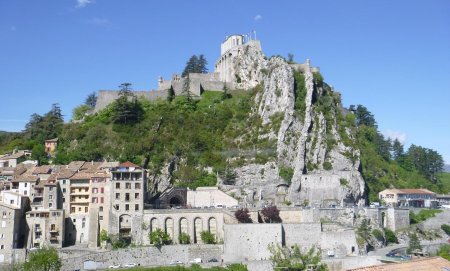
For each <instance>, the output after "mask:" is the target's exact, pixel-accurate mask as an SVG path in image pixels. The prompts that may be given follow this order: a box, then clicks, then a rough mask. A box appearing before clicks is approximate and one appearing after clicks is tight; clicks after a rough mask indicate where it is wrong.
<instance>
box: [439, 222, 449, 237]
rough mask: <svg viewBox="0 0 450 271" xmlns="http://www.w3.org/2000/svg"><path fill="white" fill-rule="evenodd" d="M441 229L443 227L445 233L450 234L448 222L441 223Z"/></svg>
mask: <svg viewBox="0 0 450 271" xmlns="http://www.w3.org/2000/svg"><path fill="white" fill-rule="evenodd" d="M441 229H442V230H443V231H445V233H446V234H447V235H450V226H449V225H447V224H442V225H441Z"/></svg>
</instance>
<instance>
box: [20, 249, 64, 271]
mask: <svg viewBox="0 0 450 271" xmlns="http://www.w3.org/2000/svg"><path fill="white" fill-rule="evenodd" d="M61 266H62V263H61V260H60V259H59V256H58V252H57V251H56V249H55V248H51V247H48V248H47V247H44V248H41V249H39V250H37V251H34V252H31V253H30V254H29V255H28V261H27V262H25V263H24V264H23V269H24V270H25V271H59V270H60V269H61Z"/></svg>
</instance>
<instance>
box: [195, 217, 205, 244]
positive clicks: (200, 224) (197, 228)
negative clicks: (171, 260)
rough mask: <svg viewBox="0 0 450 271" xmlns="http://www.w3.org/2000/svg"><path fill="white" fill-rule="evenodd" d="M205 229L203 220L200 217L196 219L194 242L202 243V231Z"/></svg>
mask: <svg viewBox="0 0 450 271" xmlns="http://www.w3.org/2000/svg"><path fill="white" fill-rule="evenodd" d="M202 231H203V221H202V219H201V218H200V217H196V218H195V219H194V236H193V237H194V243H201V242H202V237H201V232H202Z"/></svg>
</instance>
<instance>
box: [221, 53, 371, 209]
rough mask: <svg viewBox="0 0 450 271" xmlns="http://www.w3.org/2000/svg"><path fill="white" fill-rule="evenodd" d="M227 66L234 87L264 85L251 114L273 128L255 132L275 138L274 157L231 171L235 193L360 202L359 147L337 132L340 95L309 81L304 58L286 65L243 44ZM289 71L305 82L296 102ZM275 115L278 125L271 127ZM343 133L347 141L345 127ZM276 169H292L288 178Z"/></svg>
mask: <svg viewBox="0 0 450 271" xmlns="http://www.w3.org/2000/svg"><path fill="white" fill-rule="evenodd" d="M232 69H233V72H234V73H235V75H236V76H235V78H236V80H235V81H234V82H233V83H234V86H236V87H237V88H240V89H251V88H253V87H255V86H256V85H258V84H261V85H262V86H263V87H262V91H259V92H258V93H257V95H256V97H255V104H256V106H255V108H254V109H253V114H258V115H259V116H260V117H261V120H262V124H263V125H272V126H271V127H272V128H273V127H275V128H276V129H271V130H270V131H269V132H266V133H262V134H260V135H259V137H260V138H270V139H276V159H275V160H276V161H271V162H268V163H267V164H265V165H257V164H250V165H246V166H243V167H240V168H237V169H236V173H237V178H236V179H237V183H236V185H238V186H240V188H241V189H240V191H241V192H243V193H238V194H241V196H242V197H243V198H245V202H247V203H248V202H250V203H251V202H253V203H258V202H261V201H264V202H267V201H268V200H269V201H272V202H275V203H277V202H278V203H279V202H280V201H281V202H288V201H289V202H291V203H294V204H309V205H313V206H328V205H332V204H337V205H344V204H345V203H348V204H357V205H362V204H364V201H365V199H364V197H365V183H364V180H363V178H362V176H361V174H360V172H359V170H358V168H359V165H360V162H359V151H358V150H356V149H353V148H352V147H350V146H346V145H344V143H343V140H342V139H341V136H340V134H342V133H339V132H338V131H339V127H338V121H337V119H338V114H343V113H342V107H341V104H340V96H339V93H337V92H334V90H333V89H332V88H330V87H329V86H328V85H326V84H325V83H324V84H322V83H321V82H319V81H317V80H315V79H314V73H313V71H315V70H314V69H313V68H312V67H310V64H309V62H307V63H305V64H294V65H290V64H288V63H286V62H285V61H284V60H283V59H282V58H279V57H273V58H271V59H270V60H266V59H265V58H264V56H263V54H262V53H261V51H260V50H258V49H257V48H253V47H251V46H248V48H246V49H245V50H243V52H241V53H240V54H238V55H237V56H236V57H235V58H234V59H233V68H232ZM294 73H296V74H299V73H300V74H301V77H299V78H302V80H304V85H303V94H302V97H304V98H303V99H300V100H299V97H297V96H299V95H300V94H299V90H298V89H296V86H297V85H296V83H297V82H296V79H297V77H295V76H294ZM297 80H298V79H297ZM297 88H298V87H297ZM296 99H297V101H296ZM319 100H320V101H325V102H319ZM299 103H304V104H303V107H302V109H299V108H296V106H298V105H296V104H299ZM319 103H322V104H321V107H319ZM324 105H325V107H324ZM339 116H341V115H339ZM275 119H277V120H278V121H280V119H281V123H279V124H277V125H275V124H274V122H275ZM341 131H342V129H341ZM344 131H345V133H346V136H347V137H348V138H350V139H351V140H352V139H353V135H352V134H351V132H350V130H349V129H345V130H344ZM281 168H284V169H290V170H291V172H293V177H292V179H291V180H290V181H289V180H287V181H286V180H283V179H282V178H281V177H280V176H279V175H278V172H279V171H280V169H281ZM260 172H263V173H264V174H260ZM283 186H284V187H288V188H286V189H283ZM229 189H231V190H233V188H231V187H229ZM231 190H230V191H231ZM233 191H234V192H237V190H236V189H234V190H233ZM242 194H243V195H242Z"/></svg>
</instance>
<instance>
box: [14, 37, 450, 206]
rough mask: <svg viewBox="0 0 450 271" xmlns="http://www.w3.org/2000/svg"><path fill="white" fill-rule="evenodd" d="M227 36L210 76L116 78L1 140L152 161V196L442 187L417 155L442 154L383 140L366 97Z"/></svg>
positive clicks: (63, 157) (329, 195)
mask: <svg viewBox="0 0 450 271" xmlns="http://www.w3.org/2000/svg"><path fill="white" fill-rule="evenodd" d="M230 38H231V39H230ZM230 38H228V39H226V41H225V42H224V43H223V44H222V55H221V57H220V58H219V60H218V61H217V62H216V71H215V73H212V74H211V75H195V74H190V75H189V76H188V77H184V78H178V77H174V78H172V80H169V81H164V80H160V81H161V82H160V85H159V86H160V89H158V90H157V91H159V92H158V93H159V94H158V95H147V94H142V95H141V94H140V92H136V93H134V92H132V91H131V90H130V89H128V88H125V89H122V91H121V92H116V93H115V94H114V98H113V99H109V98H101V99H103V100H101V102H100V103H99V104H101V107H98V106H96V109H95V110H93V111H94V112H95V113H91V114H88V115H82V120H81V121H79V120H78V121H74V122H71V123H67V124H64V125H62V124H61V122H58V121H56V122H55V123H56V125H50V124H52V123H53V122H52V121H53V120H58V110H57V109H58V108H52V110H51V111H50V112H49V113H48V114H46V115H45V116H44V117H43V120H41V119H39V118H37V117H36V116H35V118H32V121H30V123H29V125H27V129H26V130H25V132H24V135H23V137H20V136H19V137H17V138H15V139H14V140H11V141H9V143H8V144H7V145H6V146H7V148H11V147H13V146H14V147H17V146H21V147H25V148H28V149H33V152H34V154H33V155H34V157H35V158H36V159H38V160H41V162H44V163H45V162H47V160H46V159H45V154H43V151H42V150H41V149H40V148H38V147H36V146H39V144H42V141H43V140H44V139H48V138H53V137H58V138H59V145H58V149H57V153H56V156H55V157H53V158H52V162H53V163H60V164H65V163H69V162H70V161H74V160H87V161H89V160H95V161H97V160H120V161H126V160H130V161H132V162H134V163H136V164H141V165H143V166H144V167H145V168H148V170H149V172H150V177H149V188H150V194H151V195H152V196H155V197H156V196H157V195H159V194H160V193H162V192H164V191H165V190H167V189H169V188H170V187H173V186H187V187H190V188H196V187H198V186H215V185H218V186H220V187H221V189H222V190H224V191H227V192H228V193H229V194H230V195H233V196H234V197H236V198H238V199H240V200H241V201H243V202H245V203H248V204H266V203H269V202H272V203H275V204H286V205H290V204H302V205H320V206H328V205H330V204H331V205H332V204H338V205H345V204H359V205H362V204H364V203H366V201H367V199H370V200H377V198H378V196H377V193H378V192H379V191H380V190H382V189H384V188H388V187H397V188H405V187H427V188H430V189H432V190H433V191H436V192H448V191H445V189H446V187H448V186H445V185H443V184H442V183H441V182H440V180H439V179H438V178H437V176H436V175H435V173H436V172H437V171H439V165H434V167H433V168H430V167H428V166H423V165H421V164H418V163H416V161H415V160H414V157H416V155H419V154H420V155H422V154H426V155H428V157H435V158H436V157H437V160H439V159H438V158H439V154H437V153H436V152H434V151H432V150H428V149H425V148H421V147H420V146H415V147H417V148H415V149H412V150H411V151H410V150H408V151H404V150H403V146H401V144H400V145H398V144H399V143H398V142H391V141H390V140H388V139H385V138H384V137H383V135H381V133H379V132H378V130H377V125H376V121H375V118H374V116H373V115H372V114H371V113H370V112H369V111H368V110H367V108H365V107H364V106H361V105H359V106H357V107H352V108H349V109H346V108H343V106H342V102H341V94H340V93H339V92H337V91H335V90H334V89H333V88H332V87H331V86H330V85H329V84H327V83H326V82H325V80H324V77H323V76H322V74H321V73H320V70H319V69H318V68H316V67H312V66H311V64H310V62H309V61H306V62H305V63H300V64H299V63H295V62H293V61H292V60H291V61H286V59H284V58H283V57H279V56H276V57H271V58H267V57H266V56H264V54H263V53H262V50H261V46H260V44H259V42H244V41H243V40H241V41H240V42H237V44H236V43H234V44H233V45H230V41H231V40H232V39H233V36H232V37H230ZM224 45H225V46H224ZM208 87H210V89H208ZM108 93H110V92H108ZM108 93H106V92H105V95H106V94H108ZM108 95H109V94H108ZM149 97H150V98H149ZM86 112H87V111H86ZM43 122H44V124H46V125H42V123H43ZM36 127H39V129H36ZM36 131H37V132H36ZM394 146H395V147H394ZM436 155H437V156H436ZM441 159H442V157H441ZM438 164H439V163H438ZM426 168H428V169H426Z"/></svg>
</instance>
